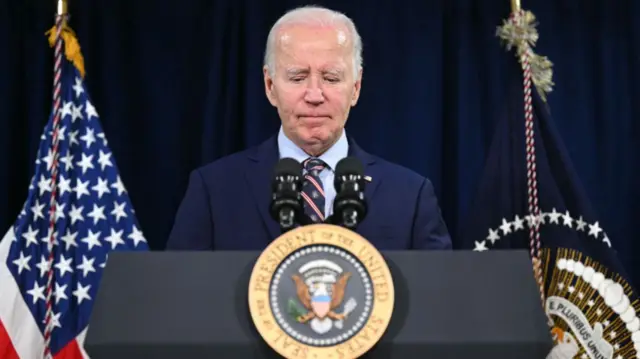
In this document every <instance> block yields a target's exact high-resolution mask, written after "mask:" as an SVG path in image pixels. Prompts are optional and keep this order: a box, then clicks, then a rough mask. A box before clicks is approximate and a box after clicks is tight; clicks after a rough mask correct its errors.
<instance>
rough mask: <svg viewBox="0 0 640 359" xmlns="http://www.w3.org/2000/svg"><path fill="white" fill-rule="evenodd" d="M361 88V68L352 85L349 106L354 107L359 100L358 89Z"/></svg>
mask: <svg viewBox="0 0 640 359" xmlns="http://www.w3.org/2000/svg"><path fill="white" fill-rule="evenodd" d="M361 86H362V67H361V68H360V71H358V76H357V77H356V81H355V83H354V84H353V96H352V97H351V106H355V105H356V104H357V103H358V99H359V98H360V88H361Z"/></svg>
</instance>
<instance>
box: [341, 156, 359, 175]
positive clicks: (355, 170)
mask: <svg viewBox="0 0 640 359" xmlns="http://www.w3.org/2000/svg"><path fill="white" fill-rule="evenodd" d="M363 174H364V166H363V165H362V162H360V160H358V159H357V158H355V157H345V158H343V159H341V160H340V161H339V162H338V164H337V165H336V177H342V176H347V175H356V176H362V175H363Z"/></svg>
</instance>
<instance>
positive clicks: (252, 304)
mask: <svg viewBox="0 0 640 359" xmlns="http://www.w3.org/2000/svg"><path fill="white" fill-rule="evenodd" d="M310 245H331V246H335V247H337V248H341V249H343V250H344V251H346V252H348V253H350V254H351V255H353V256H354V257H355V258H357V259H358V260H359V261H360V262H361V263H362V264H363V266H364V268H365V269H366V271H367V273H368V274H369V277H370V278H371V285H372V289H373V304H372V306H371V313H370V315H369V318H368V319H367V321H366V323H365V324H364V325H363V327H362V328H361V329H360V331H359V332H358V333H357V334H355V335H354V336H352V337H351V338H350V339H349V340H347V341H345V342H342V343H340V344H337V345H334V346H327V347H314V346H311V345H307V344H304V343H301V342H299V341H297V340H296V339H294V338H292V337H290V336H289V335H288V334H287V333H286V332H285V331H283V330H282V329H281V328H280V326H279V325H278V323H277V321H276V320H275V317H274V315H273V312H272V311H271V305H270V286H271V282H272V280H273V276H274V274H275V271H276V269H277V268H278V266H279V265H280V264H281V263H282V262H283V261H284V260H285V259H286V258H287V257H288V256H289V255H290V254H292V253H293V252H295V251H298V250H300V249H301V248H303V247H307V246H310ZM248 299H249V311H250V313H251V319H252V320H253V323H254V325H255V326H256V329H257V330H258V333H259V334H260V336H261V337H262V338H263V340H264V341H265V342H266V343H267V344H268V345H269V346H270V347H271V348H273V349H274V350H275V351H276V352H277V353H278V354H280V355H282V356H284V357H285V358H304V359H319V358H323V359H324V358H328V359H343V358H357V357H360V356H362V355H363V354H365V353H366V352H368V351H369V350H370V349H371V348H372V347H373V346H374V345H375V344H376V343H378V341H379V340H380V338H381V337H382V335H383V334H384V332H385V331H386V329H387V327H388V325H389V321H390V320H391V316H392V314H393V307H394V302H395V289H394V285H393V278H392V276H391V271H390V270H389V267H388V266H387V263H386V261H385V260H384V258H383V257H382V254H380V252H379V251H378V250H377V249H376V248H375V247H374V246H373V245H372V244H371V243H370V242H369V241H368V240H366V239H365V238H364V237H362V236H361V235H359V234H357V233H355V232H353V231H350V230H348V229H346V228H342V227H339V226H335V225H331V224H313V225H308V226H303V227H299V228H296V229H294V230H291V231H289V232H287V233H285V234H283V235H281V236H280V237H278V238H276V239H275V240H274V241H273V242H272V243H271V244H270V245H269V246H268V247H267V248H266V249H265V250H264V251H263V252H262V253H261V254H260V256H259V257H258V259H257V261H256V263H255V265H254V267H253V270H252V272H251V278H250V280H249V295H248Z"/></svg>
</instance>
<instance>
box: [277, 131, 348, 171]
mask: <svg viewBox="0 0 640 359" xmlns="http://www.w3.org/2000/svg"><path fill="white" fill-rule="evenodd" d="M342 131H343V132H342V134H341V135H340V137H338V138H337V139H336V140H335V141H333V142H332V143H331V144H330V145H329V146H323V147H322V150H319V148H318V147H316V148H311V149H309V148H304V147H302V146H300V145H298V144H296V143H295V142H294V141H293V140H291V139H290V138H289V137H288V136H286V134H285V133H284V131H283V129H282V128H280V133H279V134H278V148H279V151H280V157H281V158H282V157H291V158H293V159H295V160H297V161H299V162H302V161H304V160H305V159H307V158H308V157H309V156H312V157H318V158H320V157H322V159H323V160H324V161H325V162H326V163H327V164H328V165H329V167H331V168H334V167H335V165H336V164H337V162H338V161H339V160H341V159H342V158H344V157H347V155H348V151H349V144H348V142H347V138H346V133H345V132H344V130H342Z"/></svg>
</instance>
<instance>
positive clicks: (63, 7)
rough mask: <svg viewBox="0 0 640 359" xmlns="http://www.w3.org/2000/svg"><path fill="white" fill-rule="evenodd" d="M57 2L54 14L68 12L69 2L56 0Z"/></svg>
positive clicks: (62, 14) (59, 14) (66, 13)
mask: <svg viewBox="0 0 640 359" xmlns="http://www.w3.org/2000/svg"><path fill="white" fill-rule="evenodd" d="M57 4H58V6H57V9H56V15H58V16H65V15H68V14H69V4H68V3H67V0H57Z"/></svg>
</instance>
